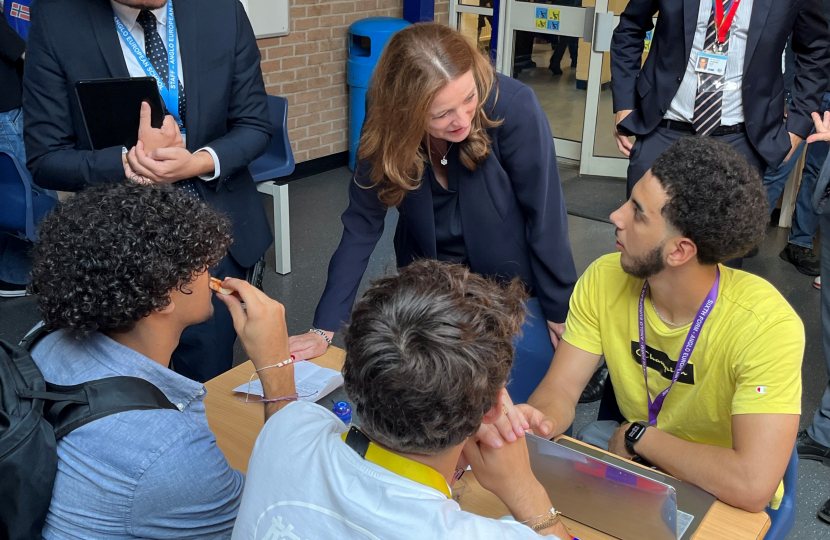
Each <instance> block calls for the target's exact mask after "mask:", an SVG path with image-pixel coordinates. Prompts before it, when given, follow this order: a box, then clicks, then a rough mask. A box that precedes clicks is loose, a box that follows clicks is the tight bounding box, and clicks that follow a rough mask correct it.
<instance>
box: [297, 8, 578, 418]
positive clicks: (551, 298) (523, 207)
mask: <svg viewBox="0 0 830 540" xmlns="http://www.w3.org/2000/svg"><path fill="white" fill-rule="evenodd" d="M367 101H368V103H369V104H370V106H369V109H368V111H367V112H368V114H367V117H366V121H365V123H364V125H363V132H362V136H361V140H360V148H359V151H358V163H357V166H356V170H355V176H354V180H353V181H352V182H350V184H349V198H350V202H349V207H348V208H347V209H346V211H345V212H344V213H343V216H342V221H343V226H344V230H343V237H342V239H341V241H340V245H339V247H338V248H337V251H335V253H334V255H333V256H332V258H331V261H330V263H329V271H328V281H327V283H326V289H325V291H324V292H323V296H322V298H321V299H320V302H319V304H318V305H317V311H316V314H315V317H314V329H313V330H312V331H311V332H309V333H307V334H303V335H300V336H294V337H292V338H291V352H292V354H294V355H295V356H296V357H297V358H299V359H303V358H311V357H315V356H319V355H320V354H322V353H323V352H325V349H326V347H327V346H328V341H329V340H330V339H331V337H332V335H333V334H334V331H336V330H337V329H339V328H340V327H341V326H342V325H343V323H345V322H346V321H348V318H349V313H350V312H351V309H352V305H353V303H354V300H355V295H356V293H357V289H358V285H359V284H360V280H361V278H362V276H363V273H364V272H365V270H366V265H367V262H368V260H369V257H370V255H371V254H372V251H373V250H374V248H375V245H376V244H377V242H378V240H379V239H380V237H381V234H382V233H383V226H384V218H385V216H386V212H387V209H388V208H389V207H390V206H396V207H397V209H398V212H399V214H400V217H399V219H398V226H397V230H396V231H395V254H396V256H397V264H398V266H406V265H407V264H409V263H410V262H412V261H413V260H415V259H417V258H423V257H428V258H433V259H438V260H442V261H448V262H455V263H460V264H465V265H467V266H469V268H470V269H471V270H472V271H473V272H476V273H478V274H481V275H484V276H492V277H494V278H496V279H499V280H509V279H512V278H514V277H518V278H520V279H521V280H522V282H523V283H524V284H525V286H526V287H527V288H528V290H529V291H530V294H531V296H532V298H531V300H530V301H529V302H528V310H529V316H528V319H527V321H526V323H525V325H524V327H523V332H522V337H521V339H519V340H517V344H516V355H515V361H514V367H513V371H512V373H511V382H510V384H509V385H508V390H509V391H510V394H511V396H512V397H513V400H514V401H516V402H524V401H525V400H526V399H527V397H529V395H530V393H531V392H532V391H533V389H535V387H536V385H537V384H538V383H539V381H540V380H541V379H542V377H544V375H545V373H546V372H547V369H548V367H549V365H550V362H551V359H552V357H553V352H554V347H555V346H556V345H557V344H558V340H559V337H560V336H561V335H562V331H563V330H564V322H565V318H566V316H567V313H568V300H569V298H570V295H571V292H572V290H573V286H574V284H575V283H576V279H577V275H576V269H575V267H574V262H573V257H572V255H571V247H570V243H569V241H568V223H567V215H566V211H565V201H564V199H563V197H562V188H561V185H560V183H559V172H558V170H557V163H556V154H555V151H554V147H553V137H552V135H551V131H550V127H549V125H548V121H547V117H546V116H545V113H544V112H543V111H542V108H541V106H540V105H539V101H538V100H537V99H536V95H535V94H534V93H533V91H532V90H531V89H530V88H528V87H527V86H525V85H524V84H522V83H520V82H518V81H516V80H513V79H511V78H508V77H504V76H501V75H497V74H496V73H495V71H494V70H493V69H492V67H491V66H490V64H489V62H488V60H487V59H486V58H485V57H484V56H483V55H481V54H480V53H479V52H478V51H477V50H476V49H475V48H474V47H473V45H471V44H470V43H469V42H468V41H467V40H466V38H464V37H463V36H462V35H461V34H459V33H458V32H456V31H455V30H452V29H450V28H448V27H446V26H443V25H438V24H432V23H424V24H415V25H412V26H410V27H407V28H405V29H403V30H401V31H399V32H398V33H396V34H395V35H394V36H393V37H392V38H391V39H390V41H389V43H388V45H387V48H386V50H385V51H384V52H383V54H382V56H381V58H380V61H379V63H378V65H377V67H376V68H375V72H374V79H373V84H372V87H371V88H370V90H369V95H368V99H367Z"/></svg>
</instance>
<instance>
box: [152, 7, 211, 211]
mask: <svg viewBox="0 0 830 540" xmlns="http://www.w3.org/2000/svg"><path fill="white" fill-rule="evenodd" d="M136 21H137V22H138V24H140V25H141V28H142V30H144V55H145V56H146V57H147V59H148V60H149V61H150V63H151V64H152V65H153V68H154V69H155V70H156V73H158V75H159V77H161V80H162V81H164V82H165V85H166V84H167V77H168V75H169V71H168V66H167V63H168V56H167V45H166V44H165V43H164V42H163V41H162V40H161V36H160V35H159V33H158V22H157V19H156V16H155V15H153V12H152V11H150V10H147V9H145V10H142V11H141V12H140V13H139V14H138V18H137V19H136ZM186 112H187V100H186V99H185V94H184V86H182V82H181V80H180V81H179V118H181V121H182V126H185V125H186V124H185V116H186ZM175 185H176V186H178V187H180V188H182V189H184V190H187V192H188V193H190V194H191V195H193V196H194V197H196V198H197V199H201V196H200V195H199V192H198V191H197V190H196V185H195V184H194V183H193V180H192V179H190V178H188V179H187V180H181V181H179V182H176V184H175Z"/></svg>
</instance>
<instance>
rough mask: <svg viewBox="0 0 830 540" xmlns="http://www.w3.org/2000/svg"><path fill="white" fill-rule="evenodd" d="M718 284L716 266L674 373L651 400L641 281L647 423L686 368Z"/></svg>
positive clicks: (645, 285)
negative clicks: (666, 386)
mask: <svg viewBox="0 0 830 540" xmlns="http://www.w3.org/2000/svg"><path fill="white" fill-rule="evenodd" d="M719 284H720V268H718V273H717V277H716V278H715V284H714V285H712V288H711V289H710V290H709V294H707V295H706V299H705V300H704V301H703V305H701V306H700V309H699V310H698V312H697V316H696V317H695V318H694V321H692V327H691V328H689V334H688V335H687V336H686V342H685V343H683V349H682V350H681V352H680V358H678V360H677V365H676V366H675V368H674V375H673V376H672V378H671V384H669V387H668V388H666V389H665V390H663V391H662V392H660V395H658V396H657V399H655V400H654V401H651V394H649V392H648V371H647V370H646V360H647V358H648V352H646V319H645V308H644V306H645V300H646V291H648V281H646V282H645V283H643V291H642V292H641V293H640V307H639V309H638V311H637V314H638V317H639V322H640V359H641V360H642V363H643V377H644V378H645V380H646V397H648V423H649V424H651V425H652V426H653V425H656V424H657V415H658V414H660V411H661V410H662V409H663V401H664V400H665V399H666V396H667V395H669V390H671V387H672V386H674V383H675V382H677V379H678V378H679V377H680V374H681V373H683V370H684V369H686V364H688V363H689V358H691V357H692V351H694V350H695V345H697V340H698V338H699V337H700V331H701V330H702V329H703V323H705V322H706V319H708V318H709V314H710V313H711V312H712V307H713V306H714V305H715V301H716V300H717V299H718V285H719Z"/></svg>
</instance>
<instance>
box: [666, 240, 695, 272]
mask: <svg viewBox="0 0 830 540" xmlns="http://www.w3.org/2000/svg"><path fill="white" fill-rule="evenodd" d="M667 247H668V248H669V253H668V257H667V260H666V264H667V265H668V266H683V265H684V264H686V263H687V262H689V261H690V260H692V259H693V258H695V257H696V256H697V245H696V244H695V243H694V242H692V241H691V240H689V239H688V238H686V237H684V236H680V237H676V238H673V239H672V240H670V241H669V243H668V244H667Z"/></svg>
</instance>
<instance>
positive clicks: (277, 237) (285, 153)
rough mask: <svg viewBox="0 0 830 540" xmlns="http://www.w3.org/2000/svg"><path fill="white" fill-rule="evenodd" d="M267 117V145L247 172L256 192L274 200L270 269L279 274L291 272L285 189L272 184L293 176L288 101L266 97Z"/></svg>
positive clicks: (286, 190) (285, 187)
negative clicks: (266, 148)
mask: <svg viewBox="0 0 830 540" xmlns="http://www.w3.org/2000/svg"><path fill="white" fill-rule="evenodd" d="M268 109H269V111H270V116H271V127H272V135H273V137H272V138H271V145H270V146H269V147H268V150H267V151H266V152H265V154H263V155H262V156H261V157H260V158H258V159H255V160H254V161H253V162H252V163H251V164H250V165H249V166H248V169H249V170H250V171H251V175H253V177H254V182H258V183H259V185H258V186H257V190H258V191H259V192H260V193H267V194H268V195H271V197H273V199H274V259H275V260H274V268H275V269H276V271H277V273H279V274H287V273H289V272H291V233H290V231H289V224H288V186H287V185H286V184H284V183H283V184H279V183H277V182H274V181H273V180H275V179H276V178H282V177H283V176H288V175H289V174H291V173H292V172H294V153H293V152H292V151H291V143H290V142H289V140H288V100H287V99H285V98H284V97H279V96H268Z"/></svg>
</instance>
